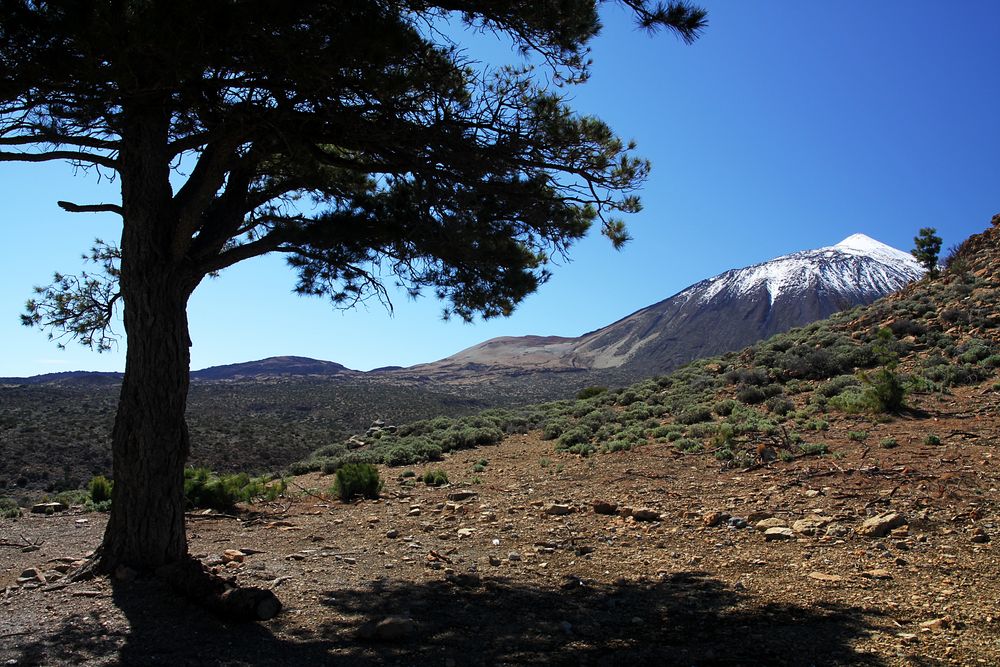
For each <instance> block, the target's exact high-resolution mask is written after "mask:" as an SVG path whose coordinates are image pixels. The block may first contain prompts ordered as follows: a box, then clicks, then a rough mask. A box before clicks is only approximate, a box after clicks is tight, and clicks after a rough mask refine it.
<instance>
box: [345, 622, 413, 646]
mask: <svg viewBox="0 0 1000 667" xmlns="http://www.w3.org/2000/svg"><path fill="white" fill-rule="evenodd" d="M414 627H415V625H414V623H413V620H412V619H409V618H407V617H405V616H388V617H386V618H383V619H382V620H381V621H377V622H376V621H368V622H367V623H365V624H364V625H362V626H361V627H360V628H358V638H359V639H375V640H381V641H388V642H391V641H398V640H400V639H404V638H406V637H407V636H409V635H411V634H413V630H414Z"/></svg>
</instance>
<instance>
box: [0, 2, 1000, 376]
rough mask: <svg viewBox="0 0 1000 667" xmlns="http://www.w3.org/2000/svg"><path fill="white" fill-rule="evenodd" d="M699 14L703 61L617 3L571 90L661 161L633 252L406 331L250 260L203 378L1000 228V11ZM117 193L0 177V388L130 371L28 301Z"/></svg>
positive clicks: (514, 331)
mask: <svg viewBox="0 0 1000 667" xmlns="http://www.w3.org/2000/svg"><path fill="white" fill-rule="evenodd" d="M703 5H704V6H705V7H706V8H707V9H708V10H709V21H710V25H709V28H708V30H707V31H706V33H705V35H704V36H703V37H702V38H701V39H700V40H699V41H698V42H697V43H696V44H694V45H692V46H686V45H684V44H682V43H681V42H679V41H678V40H677V39H675V38H674V37H672V36H670V35H667V34H661V35H657V36H654V37H647V36H646V35H645V34H644V33H642V32H639V31H637V30H635V29H634V27H633V26H632V24H631V23H630V22H629V21H628V20H627V19H626V17H625V15H624V14H623V13H622V12H621V11H618V10H614V9H613V8H609V10H608V11H607V12H606V13H605V29H604V31H603V32H602V34H601V36H600V37H599V38H598V39H597V40H596V41H595V42H594V43H593V57H594V61H595V66H594V76H593V78H592V80H591V81H590V82H589V83H588V84H586V85H585V86H582V87H579V88H577V89H576V91H575V93H574V97H575V102H574V104H575V106H576V107H577V108H578V109H579V110H581V111H584V112H587V113H594V114H596V115H598V116H600V117H602V118H603V119H605V120H606V121H608V122H609V123H610V124H611V126H612V127H613V128H615V130H616V131H617V132H618V133H619V134H620V135H621V136H622V137H624V138H626V139H629V138H634V139H636V140H637V141H638V143H639V148H640V153H641V154H642V155H644V156H646V157H648V158H650V159H651V160H652V161H653V166H654V169H653V173H652V177H651V178H650V180H649V182H648V184H647V186H646V188H645V191H644V194H643V201H644V204H645V209H644V210H643V211H642V213H640V214H638V215H635V216H630V218H629V220H628V222H629V225H630V228H631V231H632V234H633V236H634V237H635V240H634V241H633V242H632V243H631V244H629V245H628V246H626V248H625V249H624V250H623V251H621V252H619V253H616V252H614V251H613V250H612V249H611V247H610V245H609V244H608V243H607V242H606V241H605V239H603V238H602V237H600V236H599V235H598V234H596V233H595V234H593V236H592V237H591V238H588V239H587V240H585V241H584V242H582V243H580V244H579V245H578V246H577V247H576V248H575V252H574V253H573V262H572V263H570V264H567V265H564V266H561V267H557V268H556V271H555V276H554V278H553V279H552V280H551V282H550V283H549V284H547V285H545V286H543V288H542V289H541V291H539V292H538V293H537V294H536V295H533V296H532V297H530V298H528V299H527V300H526V301H525V302H524V303H523V304H522V306H521V308H520V309H519V310H518V311H517V312H516V313H515V314H514V315H513V316H512V317H510V318H508V319H505V320H494V321H490V322H486V323H482V322H480V323H476V324H474V325H466V324H463V323H461V322H459V321H451V322H442V321H441V319H440V304H439V303H437V302H436V301H435V300H434V299H433V298H425V299H422V300H420V301H417V302H409V301H407V299H406V298H405V297H404V296H402V295H400V296H398V297H397V298H396V299H395V302H396V303H395V305H396V313H395V316H394V317H389V316H388V315H387V313H386V312H385V311H384V310H383V309H382V308H381V307H379V306H378V305H374V304H373V305H371V306H369V308H368V309H367V310H366V309H365V308H360V309H357V310H354V311H350V312H346V313H342V312H337V311H333V310H331V309H330V308H329V306H328V304H327V303H326V302H325V301H323V300H320V299H305V298H300V297H296V296H294V295H293V294H292V293H291V287H292V285H293V282H294V276H293V274H292V273H291V272H290V271H289V270H288V269H287V268H285V266H284V264H283V262H282V261H281V260H280V259H278V258H264V259H260V260H255V261H251V262H250V263H245V264H243V265H239V266H237V267H234V268H232V269H230V270H228V271H226V272H225V273H224V274H223V275H222V276H221V277H220V278H219V279H218V280H209V281H207V282H205V283H204V284H203V285H202V286H201V287H200V288H199V289H198V291H197V292H196V293H195V295H194V296H193V298H192V301H191V305H190V322H191V337H192V340H193V342H194V346H193V348H192V365H193V368H203V367H206V366H212V365H217V364H224V363H232V362H239V361H247V360H251V359H259V358H263V357H268V356H272V355H281V354H290V355H301V356H309V357H315V358H320V359H329V360H333V361H337V362H340V363H343V364H345V365H347V366H349V367H352V368H357V369H362V370H366V369H370V368H373V367H376V366H383V365H390V364H398V365H410V364H415V363H419V362H424V361H432V360H435V359H438V358H441V357H444V356H447V355H449V354H452V353H454V352H457V351H458V350H460V349H463V348H465V347H468V346H470V345H474V344H476V343H478V342H481V341H483V340H486V339H487V338H491V337H493V336H501V335H522V334H545V335H564V336H575V335H579V334H581V333H584V332H586V331H590V330H593V329H596V328H599V327H601V326H604V325H606V324H609V323H610V322H612V321H614V320H616V319H618V318H620V317H623V316H625V315H627V314H629V313H631V312H633V311H635V310H637V309H639V308H642V307H643V306H646V305H649V304H650V303H654V302H656V301H659V300H661V299H664V298H666V297H668V296H670V295H672V294H674V293H676V292H677V291H679V290H681V289H683V288H684V287H685V286H687V285H689V284H691V283H693V282H696V281H698V280H701V279H703V278H706V277H709V276H712V275H714V274H716V273H719V272H721V271H724V270H726V269H729V268H732V267H736V266H744V265H747V264H751V263H754V262H758V261H763V260H766V259H769V258H771V257H775V256H777V255H781V254H784V253H787V252H792V251H795V250H801V249H805V248H814V247H819V246H824V245H831V244H833V243H836V242H838V241H840V240H841V239H843V238H844V237H846V236H848V235H850V234H852V233H854V232H864V233H866V234H868V235H870V236H873V237H875V238H877V239H879V240H881V241H883V242H885V243H888V244H890V245H894V246H896V247H898V248H901V249H903V250H909V249H910V248H912V245H913V243H912V239H913V236H914V234H915V233H916V232H917V230H918V229H919V228H921V227H928V226H930V227H936V228H937V229H938V231H939V233H940V235H941V236H942V237H943V238H944V242H945V247H948V246H950V245H952V244H955V243H958V242H959V241H961V240H962V239H964V238H965V237H967V236H968V235H969V234H972V233H975V232H978V231H981V230H982V229H984V228H985V227H986V226H987V225H988V224H989V220H990V217H991V216H992V215H993V214H994V213H997V212H1000V122H998V118H1000V112H998V109H1000V81H998V76H997V72H998V71H1000V40H998V39H997V29H998V27H1000V2H996V1H995V0H963V1H961V2H954V3H945V4H942V3H940V2H928V1H922V0H920V1H918V0H881V1H880V2H862V1H839V2H801V1H800V0H782V1H778V0H770V1H768V2H756V3H751V2H745V1H744V0H730V1H722V0H717V1H716V0H704V2H703ZM477 48H478V47H477ZM487 50H488V52H490V53H493V54H496V53H502V54H503V55H504V56H505V57H506V58H507V59H508V60H511V61H514V60H516V59H517V57H516V56H515V55H513V54H511V53H510V52H509V50H506V49H498V48H496V47H495V46H493V47H489V48H488V49H487ZM115 188H116V184H114V183H107V182H103V183H102V182H98V180H97V179H96V178H95V177H94V176H93V175H90V176H87V175H76V176H74V175H73V173H72V169H71V168H70V167H68V166H65V165H57V164H49V165H28V164H11V163H5V164H0V197H2V201H3V208H2V213H0V225H2V229H3V239H4V243H3V244H0V266H2V267H3V280H2V281H0V350H3V352H2V354H0V376H18V375H32V374H36V373H43V372H54V371H65V370H75V369H88V370H121V369H122V368H123V365H124V361H123V352H124V346H122V349H121V350H120V351H119V352H117V353H115V352H112V353H105V354H101V355H98V354H96V353H93V352H90V351H89V350H86V349H85V348H82V347H80V346H78V345H76V344H70V345H69V346H68V348H67V350H65V351H60V350H58V349H56V347H55V346H54V345H53V344H52V343H50V342H49V341H47V340H46V337H45V335H44V334H43V333H41V332H39V331H38V330H35V329H27V328H24V327H21V326H20V324H19V322H18V315H19V313H20V312H22V307H23V302H24V300H25V299H26V298H28V297H29V296H30V294H31V287H32V286H33V285H36V284H42V283H46V282H48V280H49V279H50V276H51V273H52V271H54V270H60V271H64V272H73V271H76V270H77V269H78V268H79V267H80V266H81V262H80V260H79V255H80V253H82V252H84V251H85V250H86V249H87V248H88V247H89V244H90V242H91V240H92V239H93V238H94V237H98V236H99V237H103V238H106V239H117V238H118V236H119V233H120V230H119V227H118V224H117V218H116V217H115V216H96V215H83V214H75V215H74V214H68V213H63V212H62V211H61V210H60V209H59V208H58V207H57V206H56V204H55V202H56V200H57V199H68V200H71V201H77V202H81V203H82V202H95V201H109V200H114V199H115V198H116V194H117V193H116V189H115Z"/></svg>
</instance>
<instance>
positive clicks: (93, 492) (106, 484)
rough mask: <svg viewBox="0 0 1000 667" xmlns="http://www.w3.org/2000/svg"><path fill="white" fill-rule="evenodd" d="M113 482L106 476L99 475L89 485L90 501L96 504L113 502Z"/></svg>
mask: <svg viewBox="0 0 1000 667" xmlns="http://www.w3.org/2000/svg"><path fill="white" fill-rule="evenodd" d="M111 488H112V482H111V480H109V479H108V478H107V477H105V476H104V475H98V476H97V477H94V478H93V479H91V480H90V483H89V484H87V490H88V491H89V492H90V500H91V501H93V502H94V503H103V502H108V501H110V500H111Z"/></svg>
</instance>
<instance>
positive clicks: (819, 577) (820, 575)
mask: <svg viewBox="0 0 1000 667" xmlns="http://www.w3.org/2000/svg"><path fill="white" fill-rule="evenodd" d="M809 578H810V579H815V580H816V581H831V582H834V581H843V580H844V578H843V577H842V576H840V575H839V574H827V573H826V572H810V573H809Z"/></svg>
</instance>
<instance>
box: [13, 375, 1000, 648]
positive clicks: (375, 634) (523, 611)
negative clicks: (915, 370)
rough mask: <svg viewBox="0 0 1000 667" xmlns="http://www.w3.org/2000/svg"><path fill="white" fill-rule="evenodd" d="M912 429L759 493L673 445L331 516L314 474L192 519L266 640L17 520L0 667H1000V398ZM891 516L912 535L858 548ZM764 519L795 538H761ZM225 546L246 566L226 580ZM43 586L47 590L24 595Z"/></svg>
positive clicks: (917, 421)
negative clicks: (874, 520)
mask: <svg viewBox="0 0 1000 667" xmlns="http://www.w3.org/2000/svg"><path fill="white" fill-rule="evenodd" d="M915 407H916V408H918V411H916V412H914V413H912V414H910V415H904V416H902V417H899V418H897V419H894V420H893V421H891V422H890V423H885V424H873V423H872V422H871V421H870V420H866V419H864V418H862V417H857V418H854V417H845V418H841V419H839V420H833V421H832V424H831V429H830V431H829V432H827V433H824V434H823V438H822V439H823V441H825V442H828V443H829V444H830V446H831V449H832V451H833V455H832V456H824V457H815V456H811V457H802V458H798V459H796V460H794V461H791V462H781V461H778V462H775V463H772V464H769V465H766V466H762V467H759V468H756V469H752V470H744V471H740V470H722V469H720V466H719V464H718V462H717V461H715V460H714V459H713V458H712V457H711V456H707V455H705V454H696V455H686V454H681V453H679V452H677V451H675V450H674V449H673V448H672V447H669V446H666V445H648V446H645V447H641V448H638V449H635V450H633V451H628V452H617V453H614V454H602V455H596V456H592V457H590V458H579V457H576V456H572V455H566V454H558V453H556V452H554V451H553V445H552V443H551V442H542V441H540V440H538V439H537V437H535V436H532V435H529V436H515V437H512V438H510V439H508V440H507V441H506V442H504V443H503V444H501V445H499V446H496V447H489V448H481V449H476V450H468V451H463V452H458V453H455V454H453V455H451V456H450V457H448V458H447V459H446V460H445V461H443V462H440V463H437V464H432V465H430V466H428V467H432V468H441V469H443V470H445V471H446V472H447V473H448V477H449V479H450V480H451V481H452V484H450V485H449V486H445V487H439V488H432V487H427V486H425V485H424V484H422V483H420V482H417V483H416V484H415V485H413V486H410V485H408V484H409V483H410V482H409V480H403V479H400V478H399V474H400V473H401V472H402V469H384V470H383V477H385V478H386V479H387V483H386V488H385V490H384V492H383V494H382V498H381V499H380V500H377V501H371V500H368V501H362V502H357V503H354V504H342V503H340V502H338V501H336V500H333V499H330V498H327V497H326V496H325V492H326V490H327V489H328V488H329V486H330V484H331V482H332V478H330V477H322V476H319V475H310V476H305V477H298V478H294V479H293V485H292V486H291V487H290V489H289V491H290V494H291V497H290V498H287V499H283V500H282V501H281V502H278V503H272V504H268V505H261V506H253V507H248V508H245V509H246V511H245V512H242V513H240V514H239V515H238V516H220V515H218V514H193V515H189V523H188V531H189V538H190V543H191V552H192V553H193V554H195V555H197V556H198V557H200V558H202V559H204V560H206V561H208V562H210V563H215V564H217V565H218V566H219V568H220V571H224V573H225V574H226V575H231V576H234V577H235V578H236V580H237V581H238V582H239V583H240V584H243V585H248V586H259V587H266V588H270V589H273V590H274V592H275V593H276V594H277V595H278V596H279V598H280V599H281V601H282V602H283V604H284V610H283V611H282V613H281V614H280V615H278V617H277V618H275V619H274V620H272V621H269V622H266V623H259V624H243V625H240V624H226V623H223V622H221V621H220V620H218V619H216V618H215V617H213V616H211V615H210V614H208V613H207V612H204V611H202V610H201V609H199V608H196V607H193V606H191V605H189V604H188V603H187V602H185V601H184V600H181V599H179V598H176V597H174V596H173V595H172V594H170V593H169V592H167V591H165V590H163V589H162V588H161V587H160V584H158V583H157V582H156V581H155V580H153V579H145V578H142V577H139V578H135V579H131V580H117V579H115V580H113V579H95V580H90V581H82V582H77V583H67V582H66V580H64V579H59V578H58V576H59V575H58V573H57V572H56V571H55V570H56V569H57V568H58V569H66V566H70V567H71V565H70V561H72V560H76V559H79V558H81V557H83V556H85V555H86V554H87V553H88V552H89V551H90V550H91V549H93V548H94V547H95V546H96V545H97V544H98V543H99V540H100V536H101V531H102V529H103V524H104V519H105V517H104V515H101V514H93V513H91V514H83V513H81V512H79V511H77V510H72V509H71V510H70V511H68V512H62V513H56V514H54V515H51V516H41V515H28V516H24V517H22V518H20V519H17V520H10V519H3V520H0V543H3V546H0V572H2V574H0V590H4V587H6V588H5V591H4V593H3V595H2V599H0V661H2V662H3V663H4V664H7V665H35V664H39V665H63V664H87V665H91V664H93V665H115V664H129V665H132V664H135V665H209V664H211V665H272V664H273V665H297V664H338V665H339V664H342V665H383V664H386V665H448V666H456V667H457V666H459V665H533V664H538V665H542V664H544V665H552V664H556V665H562V664H565V665H619V664H622V665H624V664H631V665H645V664H649V665H654V664H655V665H673V664H676V665H748V664H768V665H772V664H779V665H848V664H849V665H937V664H961V665H975V664H985V665H996V664H1000V620H998V619H1000V562H998V558H997V553H996V544H997V541H998V540H1000V514H998V498H1000V495H998V492H997V488H998V486H1000V482H998V477H1000V475H998V471H997V463H998V458H1000V457H998V456H997V426H998V424H1000V421H998V418H997V415H998V410H1000V398H998V396H997V394H996V392H991V391H989V390H988V389H984V388H982V387H978V388H965V389H962V390H958V391H957V392H956V395H955V396H953V397H944V398H940V397H924V398H922V399H920V401H918V404H917V405H916V406H915ZM856 430H865V431H867V432H868V434H869V436H868V439H867V440H866V441H865V442H855V441H852V440H850V439H849V438H848V435H847V434H848V432H850V431H856ZM928 433H934V434H937V435H938V436H939V437H940V438H941V444H940V445H925V444H923V442H924V437H925V435H926V434H928ZM886 436H892V437H894V438H895V439H896V440H897V442H898V446H897V447H895V448H892V449H884V448H881V447H880V446H879V442H880V440H881V439H882V438H884V437H886ZM482 460H485V461H486V464H485V466H484V467H483V466H480V468H481V470H480V471H478V472H477V471H474V470H473V467H474V466H475V465H476V463H477V462H480V461H482ZM422 471H423V468H418V469H416V472H417V473H418V474H419V473H421V472H422ZM461 491H470V492H472V494H473V495H469V496H468V497H463V496H464V495H465V494H462V493H459V494H458V495H457V496H456V495H454V494H456V492H461ZM597 501H603V502H607V503H613V504H616V505H617V506H618V508H617V509H618V510H619V512H618V513H616V514H613V515H608V514H599V513H597V512H595V509H594V506H593V504H594V503H595V502H597ZM626 508H631V509H639V508H646V509H649V510H651V513H649V514H647V515H644V514H643V513H642V512H635V511H633V512H632V514H633V516H622V514H626V515H627V514H629V512H628V511H627V510H626ZM607 509H610V508H607ZM622 510H626V511H622ZM890 512H895V513H898V514H899V515H901V517H902V521H905V523H903V524H901V525H899V526H897V527H895V528H894V529H893V530H892V532H890V533H888V534H886V535H884V536H871V535H864V534H863V532H864V528H863V524H864V522H865V520H866V519H869V518H870V517H873V516H877V515H881V514H885V513H890ZM637 519H638V520H637ZM649 519H652V520H649ZM767 519H770V520H771V521H770V523H771V524H775V525H779V524H784V525H786V526H788V527H789V530H788V531H779V533H781V534H779V535H776V536H775V539H767V538H766V537H765V534H764V532H762V531H761V530H758V528H757V527H756V524H757V523H758V522H759V521H762V520H767ZM804 519H806V521H803V520H804ZM744 521H745V522H746V523H747V525H746V527H740V526H742V525H743V522H744ZM797 521H798V522H799V523H796V522H797ZM765 525H769V524H765ZM876 532H878V531H876ZM810 533H812V534H810ZM789 535H791V536H790V537H789ZM984 540H985V541H984ZM22 545H23V546H27V545H34V546H30V547H27V549H22V548H20V547H21V546H22ZM227 549H228V550H243V554H245V555H236V558H237V560H236V561H234V563H233V564H231V565H227V564H225V563H223V562H222V561H223V553H224V552H225V551H226V550H227ZM232 556H233V554H230V557H232ZM240 558H242V562H239V559H240ZM60 559H62V560H60ZM31 567H35V568H38V570H39V571H40V573H41V574H42V576H43V578H45V579H46V583H44V584H42V583H41V582H38V583H37V584H34V583H29V584H27V585H24V584H21V585H19V584H18V578H19V577H20V576H21V575H22V573H23V572H24V570H26V569H28V568H31Z"/></svg>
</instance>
